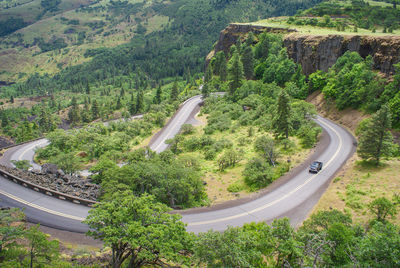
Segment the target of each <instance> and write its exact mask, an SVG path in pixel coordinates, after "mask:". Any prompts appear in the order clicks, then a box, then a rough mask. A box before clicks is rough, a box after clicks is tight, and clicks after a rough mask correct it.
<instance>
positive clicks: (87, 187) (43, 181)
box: [0, 165, 100, 201]
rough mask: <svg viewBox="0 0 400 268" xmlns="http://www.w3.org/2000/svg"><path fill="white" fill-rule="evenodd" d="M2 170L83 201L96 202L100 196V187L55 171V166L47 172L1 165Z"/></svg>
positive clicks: (79, 177) (78, 177) (46, 169)
mask: <svg viewBox="0 0 400 268" xmlns="http://www.w3.org/2000/svg"><path fill="white" fill-rule="evenodd" d="M0 169H2V170H4V171H6V172H8V173H10V174H12V175H14V176H16V177H18V178H21V179H23V180H26V181H29V182H32V183H34V184H37V185H39V186H42V187H45V188H48V189H51V190H54V191H58V192H61V193H64V194H68V195H72V196H76V197H79V198H82V199H88V200H92V201H96V200H97V198H98V197H99V196H100V186H99V185H97V184H93V183H90V182H89V181H88V180H86V179H84V178H82V177H81V176H71V175H67V174H64V172H63V171H62V170H60V169H54V166H52V167H50V168H44V170H45V171H46V172H44V171H37V170H32V171H26V170H21V169H16V168H10V167H6V166H1V165H0Z"/></svg>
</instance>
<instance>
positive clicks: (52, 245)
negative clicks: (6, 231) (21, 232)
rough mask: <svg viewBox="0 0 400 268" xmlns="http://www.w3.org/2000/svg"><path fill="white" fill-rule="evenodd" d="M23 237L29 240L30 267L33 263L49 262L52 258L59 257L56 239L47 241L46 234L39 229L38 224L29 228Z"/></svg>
mask: <svg viewBox="0 0 400 268" xmlns="http://www.w3.org/2000/svg"><path fill="white" fill-rule="evenodd" d="M25 237H26V238H27V239H28V240H29V244H28V252H29V262H30V267H33V264H39V265H41V264H50V263H51V261H52V260H54V259H57V258H58V257H59V245H58V241H57V240H52V241H48V240H47V236H46V234H44V233H42V232H41V231H40V230H39V225H36V226H32V227H31V228H29V229H28V230H27V232H26V234H25Z"/></svg>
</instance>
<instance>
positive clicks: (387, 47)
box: [206, 23, 400, 76]
mask: <svg viewBox="0 0 400 268" xmlns="http://www.w3.org/2000/svg"><path fill="white" fill-rule="evenodd" d="M249 32H253V33H255V34H260V33H262V32H271V33H283V34H286V36H285V37H284V42H283V43H284V46H285V47H286V48H287V52H288V55H289V56H290V57H291V58H292V59H293V60H294V61H295V62H296V63H299V64H300V65H301V66H302V68H303V72H304V74H306V75H309V74H311V73H313V72H315V71H317V70H323V71H327V70H328V69H329V68H330V67H331V66H332V65H333V64H335V62H336V60H337V59H338V58H339V57H340V56H342V55H343V54H344V53H345V52H346V51H356V52H358V53H359V54H360V55H361V56H362V57H364V58H365V57H367V56H368V55H371V56H372V59H373V67H374V69H375V70H377V71H380V72H381V73H383V74H385V75H386V76H391V75H393V73H394V71H395V70H394V66H393V65H394V64H396V63H398V62H400V36H394V35H385V36H372V35H371V36H368V35H356V34H355V35H312V34H300V33H298V32H296V30H293V29H284V28H272V27H266V26H260V25H249V24H235V23H232V24H230V25H229V26H228V27H227V28H225V29H224V30H222V31H221V33H220V37H219V40H218V42H217V43H216V45H215V48H214V50H213V51H211V52H210V54H209V55H208V56H207V59H206V65H207V64H208V63H209V62H210V60H211V58H212V57H213V56H214V55H215V54H216V53H217V52H219V51H224V52H225V53H226V54H227V55H228V52H229V48H230V47H231V45H233V44H235V43H236V41H237V40H238V39H239V38H241V39H242V41H243V40H244V39H245V38H246V35H247V34H248V33H249Z"/></svg>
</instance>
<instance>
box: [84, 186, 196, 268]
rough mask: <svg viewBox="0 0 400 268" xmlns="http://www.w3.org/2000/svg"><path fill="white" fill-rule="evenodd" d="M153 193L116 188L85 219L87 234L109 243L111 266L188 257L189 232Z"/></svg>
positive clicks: (129, 265)
mask: <svg viewBox="0 0 400 268" xmlns="http://www.w3.org/2000/svg"><path fill="white" fill-rule="evenodd" d="M169 210H170V209H169V208H168V207H167V206H166V205H163V204H161V203H157V202H156V201H155V200H154V197H153V196H150V195H143V196H141V197H137V196H134V195H133V194H132V193H131V192H129V191H127V192H123V193H120V192H117V193H115V194H114V195H113V196H112V199H111V200H110V201H108V202H102V203H100V204H97V205H95V207H94V208H93V209H92V210H90V211H89V216H88V217H87V218H86V220H85V222H86V223H87V224H88V225H89V226H90V228H91V230H90V231H89V232H88V235H90V236H92V237H94V238H96V239H101V240H102V241H103V242H104V244H105V245H106V246H109V247H111V250H112V261H111V265H112V267H113V268H118V267H121V265H123V264H124V263H125V262H128V263H127V267H142V266H145V265H154V266H163V265H165V262H168V261H173V262H175V263H180V262H185V261H188V256H187V255H186V254H185V253H186V252H187V250H190V244H191V239H192V238H191V236H190V235H189V234H188V233H187V232H186V230H185V224H184V223H183V222H181V221H180V216H179V215H177V214H168V213H167V212H168V211H169Z"/></svg>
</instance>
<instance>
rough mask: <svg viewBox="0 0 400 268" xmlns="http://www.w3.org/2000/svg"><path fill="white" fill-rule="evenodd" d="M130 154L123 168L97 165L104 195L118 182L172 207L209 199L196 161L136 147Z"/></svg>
mask: <svg viewBox="0 0 400 268" xmlns="http://www.w3.org/2000/svg"><path fill="white" fill-rule="evenodd" d="M146 155H148V157H147V158H146ZM127 157H128V159H129V162H130V163H128V164H127V165H125V166H123V167H121V168H119V167H117V166H116V165H110V163H107V162H104V161H103V163H104V164H106V165H103V166H100V167H96V169H100V172H101V173H99V174H98V175H97V176H96V180H98V181H101V185H102V188H103V190H104V195H103V197H102V198H103V199H105V200H108V199H109V198H111V197H112V194H113V193H114V192H115V191H116V188H117V189H118V187H119V185H125V186H126V187H127V188H128V189H131V191H133V193H134V194H136V195H138V196H139V195H142V194H145V193H149V194H152V195H154V196H155V198H156V199H157V201H159V202H162V203H164V204H168V205H169V206H171V207H173V208H182V207H193V206H196V205H202V204H203V203H204V201H205V200H206V195H205V192H204V185H203V183H202V181H201V178H200V174H199V172H198V170H197V165H196V164H195V163H194V161H192V160H190V161H189V160H188V159H186V160H185V161H181V160H180V159H179V158H176V157H175V156H174V155H173V154H171V153H170V155H168V154H167V152H165V153H162V154H160V155H157V154H154V155H153V154H152V153H151V152H146V151H143V150H138V151H133V152H132V153H130V154H129V155H128V156H127Z"/></svg>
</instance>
